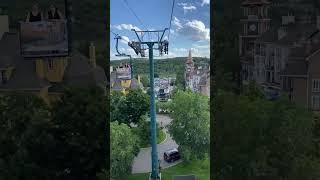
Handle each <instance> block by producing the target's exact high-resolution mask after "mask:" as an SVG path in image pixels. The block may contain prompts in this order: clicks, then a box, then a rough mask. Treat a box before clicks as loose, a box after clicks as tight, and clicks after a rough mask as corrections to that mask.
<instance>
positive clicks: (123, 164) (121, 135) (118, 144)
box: [110, 121, 138, 178]
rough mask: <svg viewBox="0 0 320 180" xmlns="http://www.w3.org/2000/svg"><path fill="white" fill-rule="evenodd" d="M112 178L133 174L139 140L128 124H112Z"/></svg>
mask: <svg viewBox="0 0 320 180" xmlns="http://www.w3.org/2000/svg"><path fill="white" fill-rule="evenodd" d="M110 129H111V135H110V136H111V138H110V139H111V154H110V163H111V177H114V178H116V177H122V176H126V175H129V174H131V167H132V163H133V160H134V156H135V149H136V146H138V143H137V142H138V139H137V137H136V136H135V134H134V133H133V132H132V130H131V128H130V127H129V126H127V125H126V124H123V123H121V124H119V123H118V122H117V121H115V122H111V124H110Z"/></svg>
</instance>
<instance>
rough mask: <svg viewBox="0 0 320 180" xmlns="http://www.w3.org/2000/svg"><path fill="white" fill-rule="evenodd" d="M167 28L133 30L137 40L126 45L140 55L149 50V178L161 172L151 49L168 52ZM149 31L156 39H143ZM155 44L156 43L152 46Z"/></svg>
mask: <svg viewBox="0 0 320 180" xmlns="http://www.w3.org/2000/svg"><path fill="white" fill-rule="evenodd" d="M167 30H168V28H165V29H164V30H154V31H148V30H147V31H136V30H135V29H132V31H134V32H135V34H136V35H137V38H138V42H135V41H132V42H129V43H128V45H129V46H130V47H131V48H133V50H134V51H135V53H136V54H137V55H138V54H140V55H141V56H142V57H144V56H145V50H146V49H148V50H149V69H150V100H151V103H150V118H151V145H152V151H151V159H152V167H151V170H152V172H151V177H150V179H151V180H161V173H160V172H159V165H158V152H157V121H156V106H155V97H154V96H155V93H154V92H155V91H154V59H153V50H154V49H155V50H159V52H160V55H163V52H164V53H165V54H168V46H169V42H168V41H167V40H163V36H164V34H165V32H166V31H167ZM151 33H155V34H156V35H157V37H158V38H157V41H152V40H151V41H143V36H144V35H145V34H148V35H150V34H151ZM143 45H147V46H148V48H144V46H143ZM155 45H158V46H156V47H154V46H155Z"/></svg>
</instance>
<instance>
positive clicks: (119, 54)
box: [114, 35, 133, 79]
mask: <svg viewBox="0 0 320 180" xmlns="http://www.w3.org/2000/svg"><path fill="white" fill-rule="evenodd" d="M114 39H116V40H117V41H116V50H117V53H118V54H117V55H116V56H124V57H129V58H130V71H131V72H130V73H131V79H133V66H132V57H131V55H128V54H125V53H120V52H119V48H118V45H119V40H121V39H122V37H121V36H118V35H117V36H116V37H115V38H114Z"/></svg>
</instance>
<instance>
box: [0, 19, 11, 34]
mask: <svg viewBox="0 0 320 180" xmlns="http://www.w3.org/2000/svg"><path fill="white" fill-rule="evenodd" d="M6 32H9V17H8V16H7V15H0V39H2V36H3V34H4V33H6Z"/></svg>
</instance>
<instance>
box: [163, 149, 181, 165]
mask: <svg viewBox="0 0 320 180" xmlns="http://www.w3.org/2000/svg"><path fill="white" fill-rule="evenodd" d="M180 158H181V157H180V153H179V151H178V149H177V148H173V149H170V150H167V151H166V152H164V153H163V159H164V160H165V161H166V162H174V161H177V160H179V159H180Z"/></svg>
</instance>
